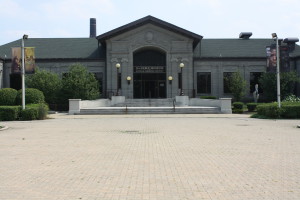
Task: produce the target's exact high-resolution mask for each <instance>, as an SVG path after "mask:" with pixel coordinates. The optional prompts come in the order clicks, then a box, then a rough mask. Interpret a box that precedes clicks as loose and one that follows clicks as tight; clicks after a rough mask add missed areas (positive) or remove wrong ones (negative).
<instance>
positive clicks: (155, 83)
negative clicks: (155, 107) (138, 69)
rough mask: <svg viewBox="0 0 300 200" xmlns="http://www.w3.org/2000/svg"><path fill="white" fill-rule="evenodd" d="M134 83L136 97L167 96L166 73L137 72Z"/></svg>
mask: <svg viewBox="0 0 300 200" xmlns="http://www.w3.org/2000/svg"><path fill="white" fill-rule="evenodd" d="M133 85H134V98H166V75H165V74H164V73H135V74H134V75H133Z"/></svg>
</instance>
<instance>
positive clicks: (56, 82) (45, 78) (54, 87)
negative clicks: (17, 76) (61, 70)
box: [26, 69, 62, 104]
mask: <svg viewBox="0 0 300 200" xmlns="http://www.w3.org/2000/svg"><path fill="white" fill-rule="evenodd" d="M26 78H27V80H26V85H27V86H28V88H36V89H38V90H40V91H42V92H43V94H44V95H45V101H46V102H47V103H48V104H55V103H58V97H59V92H60V90H61V87H62V85H61V79H60V78H59V76H58V75H57V74H56V73H52V72H49V71H46V70H39V69H37V70H36V72H35V73H34V74H32V75H28V76H26Z"/></svg>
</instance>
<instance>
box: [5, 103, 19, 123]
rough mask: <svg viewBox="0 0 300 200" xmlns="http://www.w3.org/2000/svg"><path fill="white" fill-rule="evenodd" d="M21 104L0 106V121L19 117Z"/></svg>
mask: <svg viewBox="0 0 300 200" xmlns="http://www.w3.org/2000/svg"><path fill="white" fill-rule="evenodd" d="M20 110H21V106H0V121H14V120H17V119H18V118H19V113H20Z"/></svg>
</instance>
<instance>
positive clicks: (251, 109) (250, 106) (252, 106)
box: [247, 103, 257, 112]
mask: <svg viewBox="0 0 300 200" xmlns="http://www.w3.org/2000/svg"><path fill="white" fill-rule="evenodd" d="M256 106H257V103H247V109H248V111H249V112H253V111H254V110H255V109H256Z"/></svg>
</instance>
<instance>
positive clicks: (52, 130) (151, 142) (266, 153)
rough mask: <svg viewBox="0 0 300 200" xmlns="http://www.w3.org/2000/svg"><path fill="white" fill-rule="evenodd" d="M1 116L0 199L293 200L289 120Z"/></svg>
mask: <svg viewBox="0 0 300 200" xmlns="http://www.w3.org/2000/svg"><path fill="white" fill-rule="evenodd" d="M53 118H54V119H50V120H44V121H32V122H2V124H4V125H6V126H9V127H10V128H9V129H8V130H5V131H0V199H1V200H2V199H3V200H21V199H22V200H23V199H24V200H34V199H41V200H53V199H55V200H65V199H66V200H69V199H70V200H71V199H72V200H74V199H75V200H76V199H77V200H79V199H82V200H148V199H149V200H247V199H249V200H299V199H300V129H299V128H297V127H296V126H297V124H298V123H299V121H297V120H258V119H251V118H248V116H246V115H125V116H68V115H62V114H58V115H53Z"/></svg>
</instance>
